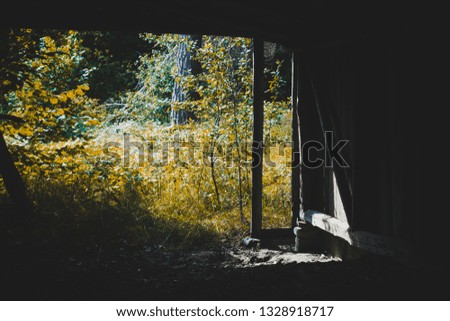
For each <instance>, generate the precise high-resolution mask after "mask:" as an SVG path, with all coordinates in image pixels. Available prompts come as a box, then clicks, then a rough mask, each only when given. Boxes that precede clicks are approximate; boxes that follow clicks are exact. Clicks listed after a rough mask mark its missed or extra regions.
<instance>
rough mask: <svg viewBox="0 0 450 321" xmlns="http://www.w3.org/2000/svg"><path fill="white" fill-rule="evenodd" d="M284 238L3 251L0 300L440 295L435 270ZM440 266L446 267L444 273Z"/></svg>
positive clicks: (436, 297)
mask: <svg viewBox="0 0 450 321" xmlns="http://www.w3.org/2000/svg"><path fill="white" fill-rule="evenodd" d="M291 241H293V240H291V239H289V240H278V241H274V242H272V243H270V244H266V245H265V246H261V247H260V248H256V249H255V248H254V249H248V248H243V247H241V246H232V245H217V246H213V247H211V248H208V247H206V248H202V249H195V250H189V251H186V250H184V251H176V250H169V249H167V248H164V247H162V246H152V247H145V248H140V249H132V248H126V247H123V248H120V249H118V250H117V251H106V250H102V249H99V250H98V252H97V253H96V255H87V256H82V255H64V253H59V254H58V255H55V253H44V252H40V253H37V252H35V253H28V254H27V255H24V254H23V253H22V254H21V255H20V256H18V255H17V253H16V255H14V254H13V253H9V254H8V255H6V254H5V256H4V257H3V259H2V270H3V271H2V273H1V279H0V280H1V287H0V299H1V300H440V299H448V294H447V293H446V292H444V293H442V292H441V291H438V287H439V286H441V285H442V284H440V283H439V282H438V281H436V279H435V276H436V275H435V273H431V275H430V274H428V275H427V274H424V273H423V271H419V270H417V269H413V268H410V267H406V266H404V265H402V264H400V263H397V262H395V261H393V260H391V259H387V258H383V257H375V256H366V257H363V258H361V259H358V260H353V261H347V262H342V261H341V260H339V259H336V258H332V257H328V256H326V255H324V254H318V253H316V254H313V253H295V252H293V251H292V249H293V244H291ZM444 272H446V271H444Z"/></svg>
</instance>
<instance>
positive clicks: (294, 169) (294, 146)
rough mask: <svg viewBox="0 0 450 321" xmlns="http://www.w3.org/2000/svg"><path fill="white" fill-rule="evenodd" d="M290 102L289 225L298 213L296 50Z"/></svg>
mask: <svg viewBox="0 0 450 321" xmlns="http://www.w3.org/2000/svg"><path fill="white" fill-rule="evenodd" d="M291 66H292V71H291V73H292V74H291V104H292V171H291V175H292V176H291V195H292V217H291V226H292V228H294V227H295V226H296V225H297V218H298V217H299V214H300V197H301V195H300V129H299V119H298V52H295V51H292V58H291Z"/></svg>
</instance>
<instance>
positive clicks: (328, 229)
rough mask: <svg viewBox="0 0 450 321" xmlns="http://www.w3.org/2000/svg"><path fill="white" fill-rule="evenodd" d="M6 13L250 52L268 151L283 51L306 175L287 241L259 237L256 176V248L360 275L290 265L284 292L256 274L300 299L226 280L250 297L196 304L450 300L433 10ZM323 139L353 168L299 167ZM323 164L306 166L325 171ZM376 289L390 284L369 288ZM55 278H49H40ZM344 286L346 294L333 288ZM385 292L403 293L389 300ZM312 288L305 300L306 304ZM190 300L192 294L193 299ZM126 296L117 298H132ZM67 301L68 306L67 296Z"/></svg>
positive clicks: (282, 7)
mask: <svg viewBox="0 0 450 321" xmlns="http://www.w3.org/2000/svg"><path fill="white" fill-rule="evenodd" d="M10 5H11V7H10V8H9V9H8V10H3V17H2V19H1V21H0V26H1V27H7V28H9V27H30V28H54V29H77V30H123V31H126V30H134V31H149V32H155V33H181V34H204V35H206V34H209V35H226V36H242V37H249V38H252V39H254V43H255V47H254V80H253V86H254V87H253V88H254V101H253V108H254V110H253V112H254V129H253V141H254V142H261V141H262V134H263V132H262V130H263V129H262V128H263V126H262V121H263V118H264V110H263V101H262V84H261V82H262V70H263V68H264V66H263V61H264V53H263V43H264V41H270V42H275V43H280V44H282V45H284V46H285V47H287V48H289V50H290V51H291V53H292V61H291V64H292V94H291V95H292V108H293V117H292V141H293V150H294V158H293V163H294V164H298V166H295V167H294V168H293V169H292V203H293V207H292V226H291V227H290V228H289V229H286V230H280V231H273V230H265V229H263V228H262V226H261V220H262V216H263V215H264V213H263V211H262V205H261V202H262V201H261V193H262V167H261V166H262V165H261V166H254V168H253V169H252V183H253V187H252V188H253V189H252V226H251V231H250V232H249V236H251V237H252V238H254V239H257V240H261V241H262V242H263V243H264V242H265V243H267V244H269V243H270V242H272V241H270V240H271V239H275V240H276V237H278V236H279V237H281V236H282V237H285V238H286V237H288V238H290V239H291V240H292V241H294V240H295V242H296V250H297V251H300V252H302V251H303V252H305V251H306V252H307V251H310V250H311V249H312V248H314V249H315V250H317V249H318V248H319V250H321V251H326V252H327V253H330V254H331V255H332V256H334V257H338V258H340V259H342V260H344V261H348V262H356V263H349V264H354V266H352V267H351V268H350V269H349V270H345V271H343V270H342V268H340V267H339V266H338V264H337V263H336V262H330V263H324V265H323V266H324V271H325V272H323V275H319V274H320V273H317V275H316V274H315V272H313V271H314V269H313V268H312V267H308V268H307V269H310V272H308V273H310V274H308V275H309V276H311V278H308V277H304V276H303V274H302V273H301V272H299V270H301V269H299V268H296V267H295V266H289V267H287V268H286V270H285V271H286V272H287V274H288V275H286V279H284V277H283V279H280V273H281V274H283V271H282V270H273V271H268V272H264V273H263V274H261V275H262V276H261V278H262V279H267V278H270V277H271V275H277V276H276V277H275V279H276V280H277V282H279V283H280V284H283V285H286V284H292V286H293V287H295V284H296V283H301V282H306V283H308V282H310V284H311V286H310V287H306V288H301V287H299V289H297V290H298V291H297V290H292V291H290V289H289V288H287V287H284V288H283V286H281V285H280V286H279V287H277V286H276V285H271V287H270V288H268V289H266V288H264V287H263V281H261V279H251V277H250V278H249V275H247V274H241V273H240V272H232V273H230V276H229V277H232V278H235V279H237V280H240V282H242V284H245V286H246V287H247V289H248V291H244V292H242V293H241V294H242V295H238V294H237V293H236V292H235V291H236V288H234V287H232V286H230V287H229V288H226V287H225V290H224V291H225V292H227V293H228V294H226V295H225V294H224V293H223V292H221V291H219V290H215V291H212V292H207V291H206V290H205V291H204V292H201V293H200V294H199V295H198V298H199V299H204V298H206V297H209V296H210V295H211V293H213V295H212V297H213V298H216V297H217V298H228V299H229V298H235V297H239V298H240V299H245V298H248V299H252V298H262V299H266V298H269V299H271V298H275V299H277V298H286V299H287V298H290V299H293V300H296V299H297V298H303V299H305V298H312V299H330V298H331V299H340V298H343V299H347V298H348V299H361V298H368V299H372V298H374V299H384V298H387V299H391V298H394V299H446V298H448V294H445V293H443V292H442V291H437V290H436V289H437V288H439V287H444V286H445V284H446V279H447V277H446V274H447V273H446V269H445V266H444V263H443V262H444V261H445V256H446V255H445V254H446V241H445V235H446V224H445V223H444V220H445V218H446V216H448V215H446V213H444V212H442V209H443V208H445V207H441V206H440V205H442V203H443V200H444V199H445V195H442V193H443V189H440V188H437V190H436V187H435V185H436V184H435V183H434V179H435V177H442V176H441V169H439V168H438V167H439V166H438V164H439V161H438V160H437V157H438V156H440V154H439V152H438V151H437V150H442V148H439V147H437V149H435V147H436V145H438V143H439V139H442V136H443V134H442V135H441V133H439V128H442V127H440V126H438V125H437V123H438V120H439V118H441V119H440V120H442V118H443V117H440V116H439V115H440V114H439V113H442V112H441V110H442V109H443V107H445V106H443V100H440V99H439V93H442V92H443V91H440V90H439V85H438V83H440V82H439V79H440V77H439V74H440V73H441V72H442V71H441V70H442V68H441V62H442V60H441V59H440V58H439V54H440V53H441V52H440V50H439V49H438V45H437V44H436V43H435V42H434V37H435V35H436V32H435V30H429V29H428V28H427V27H426V26H428V24H427V23H425V22H424V19H425V18H424V17H425V16H426V14H425V12H426V10H425V9H427V10H428V9H430V8H428V7H427V6H426V5H425V4H423V6H424V7H427V8H422V7H420V6H413V5H412V4H410V5H408V6H403V5H400V4H394V3H392V2H391V3H389V2H373V1H372V2H368V3H364V2H360V1H359V2H358V1H339V2H337V1H296V2H294V1H278V2H273V1H266V0H263V1H259V2H258V4H257V5H255V4H253V3H250V2H246V1H237V0H229V1H206V0H192V1H181V0H170V1H145V0H129V1H127V2H124V3H122V2H109V1H85V0H81V1H78V2H77V3H76V5H70V6H69V5H67V4H63V3H61V2H53V1H40V2H35V3H30V4H27V5H26V6H24V5H23V4H21V3H19V2H15V3H10ZM422 10H423V11H422ZM441 42H442V40H441ZM440 84H442V83H440ZM430 116H431V117H433V118H432V119H433V121H435V123H434V124H435V125H433V126H432V127H433V129H434V130H436V129H438V133H436V134H435V133H434V131H433V130H431V129H430V130H428V128H426V127H427V125H428V124H429V120H430V119H431V117H430ZM425 128H426V129H425ZM327 132H331V133H332V135H333V139H334V142H335V143H336V142H337V141H340V140H347V141H348V143H347V144H346V145H345V147H343V148H342V156H343V158H344V159H345V161H346V163H347V164H336V163H334V166H318V167H314V166H313V167H311V166H306V165H305V163H304V162H303V161H302V157H304V155H303V153H301V149H302V146H303V143H304V142H308V141H315V142H319V143H321V144H323V145H324V146H328V145H327V144H326V143H330V137H329V136H327V135H326V133H327ZM258 146H259V147H255V148H254V150H253V152H254V153H255V154H258V155H263V151H262V145H258ZM333 146H334V145H333ZM333 146H331V147H330V146H328V147H325V149H327V148H331V149H327V154H325V150H323V153H324V155H325V158H327V157H329V156H330V153H331V154H332V155H333V153H332V147H333ZM425 146H426V147H427V149H426V150H425ZM316 150H317V149H316ZM318 155H320V154H314V155H313V156H312V158H314V157H315V159H317V157H319V156H318ZM328 161H330V159H328ZM327 163H328V162H327ZM336 165H337V166H336ZM433 206H436V207H437V210H435V209H434V208H433V209H432V207H433ZM447 233H448V232H447ZM7 260H8V258H4V260H3V261H4V262H6V261H7ZM136 260H137V261H139V260H140V259H136ZM355 260H356V261H355ZM358 260H359V261H358ZM360 260H363V262H364V264H362V263H360V262H361V261H360ZM20 262H21V264H22V263H24V262H23V261H20ZM137 264H138V265H139V264H141V262H139V263H137ZM142 264H144V263H142ZM180 264H181V265H180V266H182V265H183V264H184V263H180ZM320 264H321V263H320ZM327 264H328V265H327ZM359 264H362V265H359ZM43 266H45V265H43ZM368 266H372V267H373V266H377V267H379V269H378V270H373V271H372V270H371V271H370V272H368V273H369V275H370V276H369V277H368V278H369V279H371V280H370V282H369V281H368V282H367V284H365V283H364V282H362V284H364V287H366V290H367V291H365V290H364V289H363V285H360V286H359V287H357V286H356V285H354V287H353V288H352V286H349V288H348V289H347V288H346V286H347V285H348V284H347V283H345V282H344V281H343V280H345V278H352V275H353V277H354V276H355V275H356V274H358V273H360V274H361V275H365V274H364V272H363V271H364V269H366V268H367V267H368ZM15 268H17V266H15ZM43 269H44V268H43V267H41V268H40V269H38V270H39V271H42V270H43ZM124 269H125V268H124ZM180 269H181V270H183V267H181V268H180ZM106 270H107V268H105V267H103V268H102V269H100V270H96V271H95V272H92V273H94V274H95V273H97V274H102V273H106V272H105V271H106ZM339 270H340V271H341V272H342V273H337V276H336V278H340V280H336V279H333V278H332V277H330V275H332V274H333V273H334V272H333V271H339ZM367 270H370V268H367ZM24 271H28V269H25V270H24ZM380 271H381V272H380ZM405 271H407V272H405ZM9 273H12V272H11V271H9ZM22 273H24V274H25V273H26V272H22ZM27 273H28V272H27ZM124 273H127V272H126V270H125V272H124ZM149 273H151V271H150V272H149ZM176 273H177V276H176V278H182V272H181V271H180V272H176ZM178 273H179V274H180V275H178ZM205 273H206V272H205ZM94 274H89V273H88V274H86V278H87V279H86V280H90V279H91V278H92V279H93V278H94V277H97V274H95V275H94ZM75 275H76V277H75V280H70V282H68V284H70V286H69V288H70V287H76V283H77V281H76V278H78V277H79V278H82V277H83V276H82V275H84V274H79V272H75ZM344 275H345V276H344ZM389 275H392V278H394V277H395V279H394V280H393V279H391V278H389V277H388V276H389ZM115 277H116V276H115ZM378 277H379V278H385V280H387V279H389V282H388V281H386V282H385V283H383V284H384V285H383V286H378V287H377V286H374V285H373V284H375V283H376V282H378V281H377V280H378V279H377V278H378ZM18 278H20V276H19V277H18V276H17V275H15V276H14V278H12V280H15V281H14V282H18V281H17V279H18ZM49 278H50V276H49V275H47V276H44V277H43V279H44V280H47V279H49ZM25 279H27V280H28V281H26V282H25V281H24V282H23V284H24V285H22V286H19V287H16V286H17V284H18V283H14V282H12V281H11V280H10V281H9V282H8V284H9V287H8V289H13V288H16V290H13V292H14V293H15V294H14V295H15V297H19V298H20V297H21V296H24V297H28V296H27V295H24V292H26V291H27V290H26V289H27V284H29V282H31V281H30V278H26V277H25ZM212 279H213V282H212V284H213V285H214V287H215V288H216V289H217V287H220V286H221V285H220V284H222V283H223V282H226V277H224V276H221V277H220V278H215V277H213V278H212ZM27 282H28V283H27ZM119 282H123V284H122V285H121V289H122V290H124V291H125V292H126V291H129V292H130V294H129V295H130V296H129V297H130V298H148V297H151V298H158V296H157V295H153V296H152V295H149V293H148V292H146V290H145V287H143V286H139V288H138V289H137V290H136V291H132V290H129V289H128V288H127V285H125V282H126V281H125V280H124V279H123V278H122V277H120V278H119ZM342 282H343V283H342ZM352 282H353V281H352ZM354 282H355V283H356V282H357V281H354ZM82 283H83V284H84V285H86V284H87V283H88V282H87V281H86V282H82ZM107 283H108V281H107V280H104V284H102V285H100V286H99V288H100V289H101V290H99V292H98V293H97V294H96V295H92V297H94V298H102V297H107V298H109V294H108V290H107V289H108V287H107ZM255 283H257V284H260V285H254V284H255ZM341 283H342V287H343V288H341V289H339V287H340V284H341ZM388 283H391V285H392V284H395V285H392V288H390V287H388V286H387V284H388ZM63 284H65V283H64V282H63V281H61V283H58V285H51V286H50V288H52V291H53V292H52V291H49V292H48V294H47V296H48V297H50V298H54V297H56V296H55V294H56V293H57V292H58V291H59V290H60V289H61V288H62V287H63ZM314 284H316V286H317V289H319V290H317V291H315V292H314V291H313V290H311V289H313V288H314ZM330 284H331V285H330ZM352 284H353V283H352ZM188 286H195V284H190V283H189V284H183V286H174V287H172V288H171V289H172V290H173V292H170V293H165V292H164V290H161V291H162V292H159V293H160V294H161V293H163V294H161V295H160V296H159V297H161V298H165V299H167V298H173V297H174V298H179V299H184V298H185V296H183V295H182V294H180V293H183V289H184V288H185V287H188ZM40 287H45V284H42V283H41V282H37V283H35V284H34V285H32V288H33V290H32V291H31V293H33V295H34V296H33V295H31V294H30V296H31V297H36V295H37V296H38V295H39V294H38V293H39V288H40ZM87 288H89V287H86V288H84V290H80V289H78V290H79V292H76V295H75V294H74V295H73V297H75V298H79V297H81V298H83V296H86V297H87V298H90V297H91V296H90V295H89V294H88V292H90V291H87V290H86V289H87ZM255 288H256V289H259V288H261V290H262V292H260V291H254V289H255ZM19 289H20V291H19ZM125 289H127V290H125ZM304 289H307V290H309V291H310V292H309V294H307V293H306V294H303V295H300V294H299V293H304V292H305V291H303V290H304ZM392 289H394V290H393V291H392V292H390V293H386V291H390V290H392ZM91 290H92V289H91ZM174 292H176V293H177V294H174ZM191 292H192V291H190V292H189V291H187V292H186V293H189V295H193V294H192V293H191ZM123 293H124V292H122V294H120V295H118V296H114V295H111V297H113V298H116V297H120V298H123V297H124V298H127V296H126V294H123ZM255 293H259V294H255ZM262 293H266V295H263V294H262ZM267 293H268V294H267ZM91 294H92V293H91ZM77 295H78V296H77ZM186 295H187V294H186ZM3 297H8V294H3ZM63 297H68V298H71V297H72V296H71V295H70V294H68V291H67V295H65V296H63ZM194 298H195V295H194Z"/></svg>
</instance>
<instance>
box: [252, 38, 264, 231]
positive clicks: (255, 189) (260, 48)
mask: <svg viewBox="0 0 450 321" xmlns="http://www.w3.org/2000/svg"><path fill="white" fill-rule="evenodd" d="M253 45H254V47H253V145H252V158H253V162H252V220H251V226H250V234H251V236H252V237H256V238H259V237H261V230H262V188H263V187H262V175H263V152H264V147H263V134H264V133H263V130H264V42H263V40H262V39H260V38H255V39H254V40H253Z"/></svg>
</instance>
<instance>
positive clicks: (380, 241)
mask: <svg viewBox="0 0 450 321" xmlns="http://www.w3.org/2000/svg"><path fill="white" fill-rule="evenodd" d="M300 217H301V219H303V220H304V221H306V222H308V223H310V224H311V225H313V226H316V227H318V228H320V229H321V230H323V231H326V232H328V233H330V234H332V235H334V236H337V237H339V238H341V239H343V240H345V241H347V242H348V244H349V245H353V246H356V247H358V248H361V249H363V250H366V251H368V252H371V253H375V254H382V255H390V256H394V255H395V256H398V257H400V258H402V259H403V258H405V259H409V258H408V256H409V254H410V252H411V251H410V249H409V247H408V246H407V244H404V242H401V241H400V240H398V239H396V238H393V237H389V236H385V235H379V234H374V233H369V232H365V231H351V230H350V226H349V225H348V223H347V222H344V221H341V220H339V219H337V218H335V217H332V216H330V215H327V214H324V213H321V212H318V211H314V210H307V211H305V212H302V213H300ZM295 232H297V234H300V233H301V230H300V231H294V233H295Z"/></svg>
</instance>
